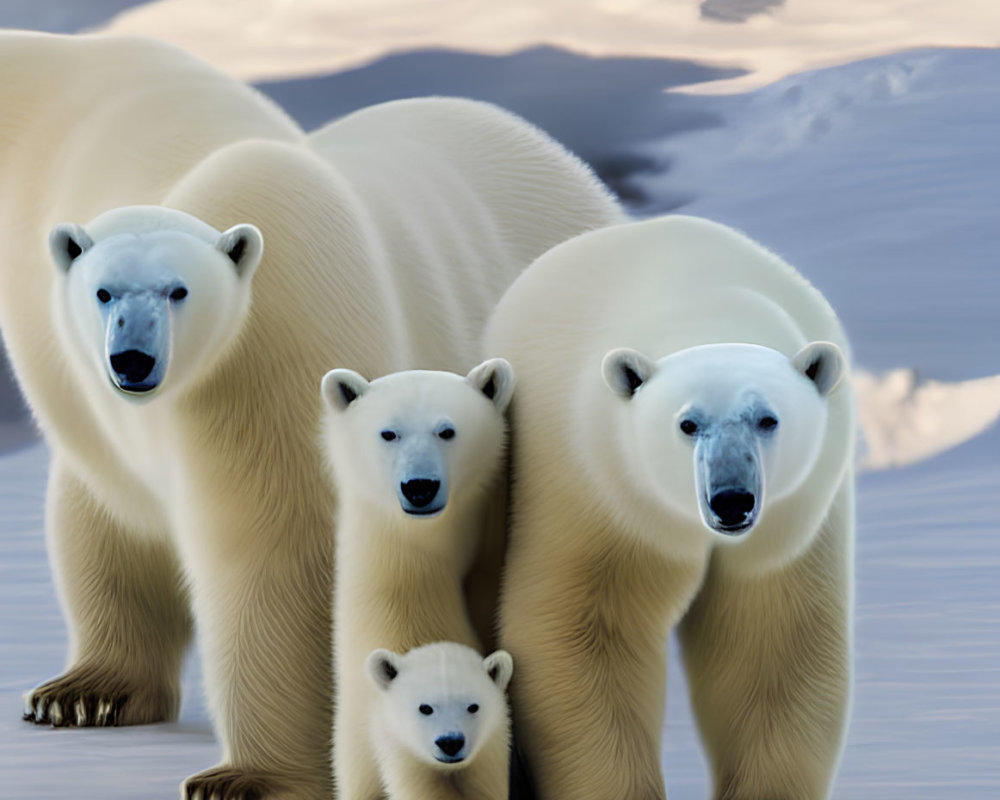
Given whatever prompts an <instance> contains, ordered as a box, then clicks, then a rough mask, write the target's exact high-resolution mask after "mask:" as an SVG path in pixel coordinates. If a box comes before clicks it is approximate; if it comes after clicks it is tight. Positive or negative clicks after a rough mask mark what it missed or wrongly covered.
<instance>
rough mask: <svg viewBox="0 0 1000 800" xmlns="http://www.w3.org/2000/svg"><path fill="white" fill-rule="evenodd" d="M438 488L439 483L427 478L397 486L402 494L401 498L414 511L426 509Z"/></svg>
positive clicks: (439, 486)
mask: <svg viewBox="0 0 1000 800" xmlns="http://www.w3.org/2000/svg"><path fill="white" fill-rule="evenodd" d="M440 488H441V481H436V480H430V479H428V478H414V479H412V480H408V481H404V482H403V483H401V484H400V485H399V490H400V491H401V492H402V493H403V497H405V498H406V499H407V501H409V503H410V505H412V506H413V507H414V508H415V509H425V508H427V506H429V505H430V504H431V503H432V502H433V501H434V498H435V497H437V493H438V489H440ZM417 513H419V511H418V512H417Z"/></svg>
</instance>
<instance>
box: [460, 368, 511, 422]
mask: <svg viewBox="0 0 1000 800" xmlns="http://www.w3.org/2000/svg"><path fill="white" fill-rule="evenodd" d="M465 379H466V380H467V381H468V382H469V383H471V384H472V385H473V386H475V387H476V389H478V390H479V391H480V392H482V393H483V394H484V395H486V397H487V398H489V400H490V402H492V403H493V405H495V406H496V407H497V410H498V411H499V412H500V413H501V414H502V413H503V412H504V411H506V410H507V406H508V405H509V404H510V398H511V395H512V394H513V393H514V368H513V367H512V366H511V365H510V362H509V361H507V359H505V358H491V359H490V360H489V361H484V362H483V363H482V364H480V365H479V366H478V367H473V368H472V369H471V370H470V371H469V374H468V375H466V376H465Z"/></svg>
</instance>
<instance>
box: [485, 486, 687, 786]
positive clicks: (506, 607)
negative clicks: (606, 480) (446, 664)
mask: <svg viewBox="0 0 1000 800" xmlns="http://www.w3.org/2000/svg"><path fill="white" fill-rule="evenodd" d="M564 507H565V506H564ZM542 518H544V517H542ZM519 519H520V522H518V523H516V524H515V528H514V531H513V538H512V552H511V556H512V557H511V560H510V563H509V567H508V572H507V578H506V585H505V591H504V597H503V604H502V618H501V625H502V627H501V636H502V639H501V641H502V645H503V647H504V648H505V649H506V650H508V651H510V653H511V655H513V657H514V664H515V669H514V679H513V681H512V682H511V691H512V699H513V710H514V716H515V720H516V728H517V732H518V739H519V745H520V747H521V748H522V750H523V752H524V754H525V756H526V758H527V760H528V762H529V763H530V767H531V774H532V775H533V777H534V780H535V782H536V784H537V790H538V796H539V797H540V798H542V800H563V798H573V800H663V799H664V797H665V791H664V785H663V777H662V775H661V771H660V735H661V730H662V727H663V710H664V702H665V682H666V636H667V632H668V629H669V626H670V624H671V622H672V621H673V619H672V618H673V617H675V616H678V615H679V614H680V613H681V610H682V609H683V608H684V607H685V605H686V603H687V601H688V598H689V597H690V596H691V594H693V592H694V588H695V587H696V586H697V583H698V581H699V579H700V577H701V571H702V567H701V565H700V564H691V565H686V564H684V565H682V564H671V563H667V562H665V561H664V560H663V559H662V558H659V557H658V556H657V555H656V554H654V553H652V552H651V551H649V550H648V549H645V548H642V547H641V546H639V545H638V544H633V543H631V542H624V541H623V540H622V534H621V532H620V531H617V530H613V529H611V528H610V527H608V528H607V529H605V530H600V531H595V530H593V529H592V527H593V525H594V523H593V521H589V520H588V521H587V522H586V523H584V522H583V521H581V524H580V525H579V526H577V527H576V528H573V530H574V532H575V533H577V534H579V535H578V536H576V537H575V538H576V540H577V541H578V542H588V541H600V542H603V543H609V546H606V547H603V548H601V549H600V551H599V552H598V551H595V552H593V553H589V554H588V553H586V552H584V548H583V547H578V548H577V551H576V552H572V553H568V552H563V553H560V554H558V555H554V554H553V553H545V552H544V551H543V550H542V549H541V548H540V547H539V545H538V542H539V540H540V538H541V534H542V533H543V531H542V529H535V530H532V529H530V528H529V525H528V524H526V521H527V520H530V519H531V516H530V515H529V514H526V513H525V514H522V515H520V517H519ZM588 527H590V528H591V529H589V530H588Z"/></svg>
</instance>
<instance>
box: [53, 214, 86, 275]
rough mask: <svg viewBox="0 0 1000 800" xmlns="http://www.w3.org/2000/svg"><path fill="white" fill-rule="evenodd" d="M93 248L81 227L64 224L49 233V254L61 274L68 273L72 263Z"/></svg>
mask: <svg viewBox="0 0 1000 800" xmlns="http://www.w3.org/2000/svg"><path fill="white" fill-rule="evenodd" d="M93 246H94V240H93V239H91V238H90V234H88V233H87V232H86V231H85V230H84V229H83V226H82V225H76V224H75V223H72V222H64V223H62V224H61V225H56V226H55V227H54V228H53V229H52V231H51V233H49V252H50V253H52V258H53V260H54V261H55V262H56V266H57V267H59V269H61V270H62V271H63V272H68V271H69V268H70V267H71V266H72V264H73V262H74V261H76V259H78V258H79V257H80V256H82V255H83V254H84V253H86V252H87V251H88V250H89V249H90V248H91V247H93Z"/></svg>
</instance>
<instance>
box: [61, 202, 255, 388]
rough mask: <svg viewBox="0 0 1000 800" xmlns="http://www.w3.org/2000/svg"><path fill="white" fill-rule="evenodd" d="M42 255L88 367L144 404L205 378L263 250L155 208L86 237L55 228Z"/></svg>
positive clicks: (109, 218) (116, 215)
mask: <svg viewBox="0 0 1000 800" xmlns="http://www.w3.org/2000/svg"><path fill="white" fill-rule="evenodd" d="M49 247H50V251H51V253H52V257H53V259H54V261H55V264H56V266H57V267H58V269H59V273H60V276H61V280H59V281H57V287H58V288H57V291H58V293H59V299H58V302H60V303H61V304H62V305H63V308H61V309H59V313H60V314H61V315H64V317H65V318H66V319H67V322H68V324H69V326H70V330H71V332H72V334H73V335H72V336H71V337H70V338H71V340H73V341H75V342H77V343H78V345H79V346H80V347H82V349H83V352H82V353H81V354H80V355H82V356H83V359H84V361H85V363H89V364H90V365H91V366H92V367H93V368H94V369H95V370H96V374H98V375H102V376H105V377H106V379H107V381H108V382H109V383H110V385H111V387H112V388H113V389H114V390H115V391H116V393H118V394H119V395H120V396H122V397H125V398H128V399H130V400H134V401H141V400H148V399H150V398H152V397H153V396H155V395H156V394H158V393H159V392H161V391H163V390H164V389H166V388H168V387H170V388H173V389H176V388H180V387H182V386H184V385H187V384H189V383H190V381H191V380H192V378H193V377H194V376H196V375H197V374H199V373H200V372H202V371H204V370H205V369H207V368H208V367H209V366H210V365H211V364H212V363H214V362H215V360H216V359H217V358H218V357H219V355H220V353H221V352H222V351H224V349H225V346H226V345H227V344H228V343H229V342H230V341H231V340H232V339H233V338H234V337H235V333H236V332H237V331H238V330H239V329H240V327H241V325H242V322H243V320H244V318H245V316H246V314H247V309H248V308H249V303H250V279H251V277H252V275H253V273H254V271H255V270H256V268H257V265H258V264H259V263H260V259H261V255H262V251H263V241H262V237H261V234H260V231H259V230H258V229H257V228H255V227H254V226H253V225H248V224H243V225H236V226H234V227H232V228H230V229H229V230H227V231H225V232H224V233H220V232H219V231H217V230H215V229H214V228H212V227H211V226H209V225H207V224H205V223H203V222H202V221H201V220H198V219H196V218H195V217H192V216H190V215H188V214H184V213H183V212H180V211H174V210H172V209H166V208H161V207H158V206H131V207H125V208H120V209H115V210H113V211H109V212H107V213H105V214H102V215H101V216H99V217H97V218H96V219H95V220H93V221H92V222H91V223H90V224H89V225H88V226H87V228H83V227H82V226H80V225H75V224H62V225H57V226H56V227H55V228H54V229H53V230H52V232H51V234H50V236H49Z"/></svg>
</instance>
